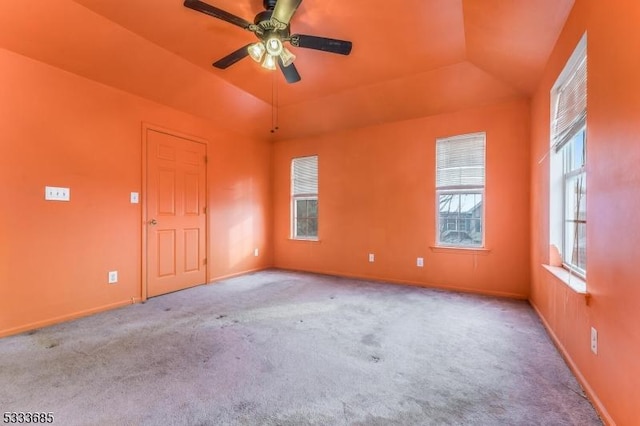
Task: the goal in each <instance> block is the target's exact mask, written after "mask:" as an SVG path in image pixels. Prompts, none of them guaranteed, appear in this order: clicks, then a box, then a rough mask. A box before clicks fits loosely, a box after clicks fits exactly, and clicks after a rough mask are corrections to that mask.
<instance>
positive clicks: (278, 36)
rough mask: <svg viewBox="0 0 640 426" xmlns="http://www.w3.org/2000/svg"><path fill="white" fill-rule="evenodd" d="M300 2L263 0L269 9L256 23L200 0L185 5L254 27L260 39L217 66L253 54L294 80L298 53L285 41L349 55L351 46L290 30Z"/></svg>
mask: <svg viewBox="0 0 640 426" xmlns="http://www.w3.org/2000/svg"><path fill="white" fill-rule="evenodd" d="M300 3H302V0H263V3H262V4H263V6H264V7H265V9H266V10H265V11H263V12H260V13H258V14H257V15H256V17H255V19H254V21H253V23H251V22H249V21H246V20H245V19H243V18H240V17H238V16H235V15H233V14H231V13H229V12H226V11H224V10H222V9H218V8H217V7H214V6H211V5H210V4H207V3H205V2H203V1H200V0H185V1H184V6H185V7H188V8H189V9H193V10H195V11H197V12H200V13H204V14H206V15H209V16H212V17H214V18H217V19H220V20H223V21H226V22H229V23H230V24H233V25H236V26H238V27H241V28H243V29H245V30H247V31H251V32H252V33H254V34H255V35H256V37H257V38H258V40H259V41H258V42H256V43H252V44H250V45H247V46H243V47H241V48H240V49H238V50H236V51H235V52H232V53H230V54H229V55H227V56H225V57H224V58H221V59H219V60H218V61H216V62H214V63H213V66H214V67H216V68H219V69H226V68H228V67H230V66H231V65H233V64H235V63H236V62H238V61H240V60H242V59H244V58H245V57H247V56H250V57H251V59H253V60H254V61H256V62H258V63H261V64H262V67H263V68H266V69H269V70H275V69H276V64H277V65H278V67H279V68H280V70H281V71H282V74H283V75H284V78H285V80H286V81H287V83H295V82H298V81H300V79H301V78H300V74H299V73H298V70H297V69H296V67H295V65H294V64H293V62H294V61H295V59H296V56H295V55H294V54H293V53H291V51H290V50H289V49H287V48H286V47H285V46H284V43H289V44H291V45H292V46H295V47H299V48H304V49H314V50H320V51H323V52H329V53H337V54H339V55H348V54H349V53H351V48H352V43H351V42H350V41H345V40H337V39H331V38H326V37H317V36H311V35H304V34H291V33H290V31H291V29H290V21H291V18H292V17H293V15H294V14H295V12H296V10H297V9H298V7H299V6H300Z"/></svg>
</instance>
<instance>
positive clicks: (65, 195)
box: [44, 186, 71, 201]
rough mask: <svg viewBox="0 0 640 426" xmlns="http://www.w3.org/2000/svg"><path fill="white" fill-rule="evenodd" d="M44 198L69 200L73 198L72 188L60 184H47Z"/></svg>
mask: <svg viewBox="0 0 640 426" xmlns="http://www.w3.org/2000/svg"><path fill="white" fill-rule="evenodd" d="M44 199H45V200H49V201H69V200H70V199H71V189H69V188H62V187H59V186H45V187H44Z"/></svg>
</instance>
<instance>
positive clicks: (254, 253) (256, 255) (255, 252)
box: [253, 248, 260, 257]
mask: <svg viewBox="0 0 640 426" xmlns="http://www.w3.org/2000/svg"><path fill="white" fill-rule="evenodd" d="M259 254H260V250H258V249H257V248H254V249H253V255H254V256H255V257H258V255H259Z"/></svg>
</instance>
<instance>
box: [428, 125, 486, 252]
mask: <svg viewBox="0 0 640 426" xmlns="http://www.w3.org/2000/svg"><path fill="white" fill-rule="evenodd" d="M485 138H486V136H485V134H484V133H474V134H470V135H462V136H454V137H451V138H446V139H438V140H436V200H437V204H438V207H437V209H438V215H437V222H438V223H437V245H439V246H447V247H483V246H484V223H483V222H484V175H485V170H484V169H485V168H484V163H485V161H484V159H485Z"/></svg>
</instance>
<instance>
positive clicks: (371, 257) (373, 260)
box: [369, 253, 376, 263]
mask: <svg viewBox="0 0 640 426" xmlns="http://www.w3.org/2000/svg"><path fill="white" fill-rule="evenodd" d="M375 260H376V255H375V254H373V253H369V262H371V263H373V262H375Z"/></svg>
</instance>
